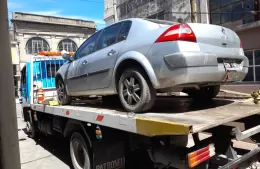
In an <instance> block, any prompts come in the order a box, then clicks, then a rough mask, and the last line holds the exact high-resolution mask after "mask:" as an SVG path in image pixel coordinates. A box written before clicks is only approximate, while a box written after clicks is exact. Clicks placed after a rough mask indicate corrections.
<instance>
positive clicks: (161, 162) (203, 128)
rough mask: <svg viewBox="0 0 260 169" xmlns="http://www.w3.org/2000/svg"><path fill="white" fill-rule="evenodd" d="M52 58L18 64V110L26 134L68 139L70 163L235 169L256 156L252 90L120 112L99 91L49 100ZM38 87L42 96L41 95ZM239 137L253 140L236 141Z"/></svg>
mask: <svg viewBox="0 0 260 169" xmlns="http://www.w3.org/2000/svg"><path fill="white" fill-rule="evenodd" d="M48 63H51V64H54V65H56V66H57V67H55V66H52V65H51V66H52V68H50V66H48ZM57 63H60V64H61V63H64V61H63V60H62V58H58V57H51V56H48V57H43V56H31V60H30V62H28V63H27V64H26V66H27V67H25V68H24V69H23V71H22V77H24V79H26V81H27V82H22V83H23V85H24V86H27V87H25V88H26V90H27V93H23V96H24V97H25V98H24V99H21V104H22V107H23V108H22V114H23V118H24V121H26V122H27V128H28V133H29V136H30V137H32V138H36V137H37V136H39V134H40V133H43V134H44V135H59V136H61V137H65V138H69V139H70V145H68V146H70V156H71V160H72V164H73V166H74V168H75V169H121V168H122V169H123V168H126V169H137V168H140V169H141V168H142V169H150V168H158V169H159V168H160V169H163V168H178V169H190V168H199V169H211V168H212V169H213V168H221V169H236V168H247V167H252V166H254V165H257V162H258V161H259V160H260V148H259V147H258V142H259V141H260V134H259V132H260V115H259V114H260V106H259V105H257V104H255V103H257V102H258V101H259V92H255V93H254V95H253V96H254V99H251V100H252V101H244V100H243V99H241V98H240V99H235V98H233V99H225V98H216V99H214V100H212V101H208V102H204V103H199V102H198V101H193V100H192V99H190V98H188V97H185V96H158V98H157V100H156V104H155V106H154V108H153V109H152V110H151V111H149V112H146V113H141V114H134V113H131V112H125V111H124V109H123V108H122V107H121V106H120V103H119V102H116V101H115V102H114V104H111V105H107V104H103V103H102V99H101V98H100V97H95V98H94V99H93V98H92V99H84V100H80V99H76V98H75V100H74V102H73V103H72V105H69V106H62V105H59V104H58V102H57V100H56V99H55V97H56V94H55V90H56V89H55V84H52V85H48V83H52V80H51V79H53V76H52V75H53V71H54V72H55V71H57V70H58V69H57V68H58V67H59V64H58V65H57ZM37 65H38V66H37ZM54 67H55V68H54ZM48 71H50V72H48ZM48 73H50V74H49V75H50V76H48ZM44 74H45V75H44ZM39 77H41V78H39ZM39 84H40V85H39ZM39 86H40V88H41V89H42V90H43V91H44V94H45V95H44V97H48V98H44V99H45V100H44V101H43V102H40V101H39V99H38V94H37V91H38V90H39V89H38V88H39ZM21 91H24V90H23V89H22V90H21ZM47 93H49V94H47ZM50 93H51V94H50ZM253 100H254V102H255V103H254V102H253ZM111 103H112V102H111ZM237 124H242V125H237ZM241 126H244V127H241ZM50 139H51V138H50ZM245 140H250V142H252V141H253V142H254V143H255V144H254V145H255V147H253V148H251V149H250V148H248V147H246V148H245V147H244V148H241V147H239V146H238V147H237V146H236V143H237V142H240V141H242V142H244V141H245Z"/></svg>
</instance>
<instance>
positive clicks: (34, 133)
mask: <svg viewBox="0 0 260 169" xmlns="http://www.w3.org/2000/svg"><path fill="white" fill-rule="evenodd" d="M26 130H27V131H26V132H27V134H28V136H29V137H30V138H32V139H36V138H37V136H38V135H39V132H38V131H36V129H35V126H34V124H32V123H30V122H29V121H27V122H26Z"/></svg>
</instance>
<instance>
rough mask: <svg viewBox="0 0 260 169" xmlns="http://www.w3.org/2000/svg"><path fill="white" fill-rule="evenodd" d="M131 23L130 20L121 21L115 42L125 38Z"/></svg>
mask: <svg viewBox="0 0 260 169" xmlns="http://www.w3.org/2000/svg"><path fill="white" fill-rule="evenodd" d="M131 25H132V22H130V21H129V22H128V21H127V22H124V23H123V25H122V27H121V29H120V32H119V34H118V38H117V42H120V41H123V40H125V39H126V38H127V36H128V33H129V30H130V28H131Z"/></svg>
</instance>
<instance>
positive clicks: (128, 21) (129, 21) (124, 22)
mask: <svg viewBox="0 0 260 169" xmlns="http://www.w3.org/2000/svg"><path fill="white" fill-rule="evenodd" d="M126 23H130V28H129V30H128V32H127V35H126V38H125V40H126V39H127V37H128V35H129V32H130V30H131V28H132V23H133V22H132V21H131V20H126V21H123V24H122V25H121V28H120V30H119V32H118V34H117V38H116V40H117V43H119V42H122V41H124V40H121V41H118V38H119V33H120V32H121V30H122V27H123V26H124V24H126Z"/></svg>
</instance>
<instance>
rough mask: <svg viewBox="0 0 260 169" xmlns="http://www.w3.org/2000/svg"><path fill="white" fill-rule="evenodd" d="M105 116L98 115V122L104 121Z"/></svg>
mask: <svg viewBox="0 0 260 169" xmlns="http://www.w3.org/2000/svg"><path fill="white" fill-rule="evenodd" d="M103 118H104V116H102V115H98V116H97V119H96V121H103Z"/></svg>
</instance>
